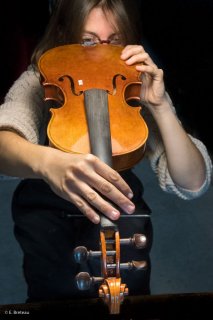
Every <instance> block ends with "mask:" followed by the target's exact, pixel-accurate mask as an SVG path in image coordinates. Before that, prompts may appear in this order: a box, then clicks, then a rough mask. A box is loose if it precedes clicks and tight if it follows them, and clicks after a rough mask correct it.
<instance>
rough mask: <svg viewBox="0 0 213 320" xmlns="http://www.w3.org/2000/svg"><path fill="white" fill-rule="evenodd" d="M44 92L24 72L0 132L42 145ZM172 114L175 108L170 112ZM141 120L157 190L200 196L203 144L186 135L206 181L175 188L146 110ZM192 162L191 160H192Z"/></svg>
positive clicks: (1, 114) (2, 112) (0, 113)
mask: <svg viewBox="0 0 213 320" xmlns="http://www.w3.org/2000/svg"><path fill="white" fill-rule="evenodd" d="M43 98H44V91H43V88H42V86H41V85H40V81H39V75H38V74H36V73H35V72H34V71H33V70H32V68H31V67H29V69H28V70H27V71H25V72H24V73H23V74H22V75H21V76H20V78H19V79H18V80H16V81H15V83H14V85H13V86H12V87H11V89H10V90H9V92H8V94H7V95H6V97H5V101H4V103H3V104H2V105H1V106H0V129H7V130H12V131H16V132H18V133H19V134H20V135H21V136H23V137H25V138H26V139H27V140H29V141H31V142H32V143H35V144H38V143H39V144H43V143H44V138H43V137H44V135H45V132H44V129H45V128H46V123H47V119H48V114H49V111H48V110H49V107H50V104H49V103H45V102H44V99H43ZM174 112H175V109H174ZM143 117H144V120H145V121H146V123H147V126H148V128H149V137H148V140H147V145H146V153H145V155H146V156H147V157H148V158H149V160H150V163H151V167H152V169H153V170H154V172H155V173H156V174H157V176H158V180H159V185H160V187H161V188H162V189H163V190H164V191H167V192H170V193H173V194H176V195H178V196H179V197H181V198H182V199H185V200H189V199H193V198H196V197H199V196H201V195H202V194H203V193H204V192H205V191H206V190H207V189H208V187H209V185H210V182H211V173H212V163H211V159H210V157H209V155H208V152H207V149H206V147H205V146H204V144H203V143H202V142H201V141H200V140H198V139H195V138H193V137H192V136H190V138H191V139H192V141H193V142H194V143H195V145H196V146H197V148H198V149H199V150H200V152H201V153H202V155H203V158H204V161H205V164H206V180H205V182H204V184H203V186H202V187H201V188H200V189H199V190H198V191H194V192H193V191H190V190H186V189H183V188H180V187H179V186H177V185H175V184H174V182H173V181H172V178H171V176H170V174H169V171H168V166H167V159H166V155H165V150H164V146H163V143H162V139H161V136H160V133H159V130H158V128H157V125H156V123H155V121H154V119H153V117H152V115H151V114H150V113H149V112H148V110H147V109H146V108H144V110H143ZM192 161H193V159H192Z"/></svg>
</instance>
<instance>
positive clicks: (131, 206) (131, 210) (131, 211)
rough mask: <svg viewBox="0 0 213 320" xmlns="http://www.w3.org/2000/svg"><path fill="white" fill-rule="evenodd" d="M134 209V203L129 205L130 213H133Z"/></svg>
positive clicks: (128, 210)
mask: <svg viewBox="0 0 213 320" xmlns="http://www.w3.org/2000/svg"><path fill="white" fill-rule="evenodd" d="M134 211H135V206H134V205H132V204H130V205H128V207H127V212H128V213H133V212H134Z"/></svg>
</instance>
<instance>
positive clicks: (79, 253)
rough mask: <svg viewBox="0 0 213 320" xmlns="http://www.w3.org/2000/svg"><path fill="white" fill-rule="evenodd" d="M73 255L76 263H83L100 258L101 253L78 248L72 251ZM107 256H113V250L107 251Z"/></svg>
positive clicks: (81, 247)
mask: <svg viewBox="0 0 213 320" xmlns="http://www.w3.org/2000/svg"><path fill="white" fill-rule="evenodd" d="M73 255H74V259H75V261H76V262H77V263H84V262H86V261H87V260H88V259H89V258H92V257H100V256H101V251H92V250H89V251H88V250H87V248H86V247H83V246H79V247H76V248H75V249H74V252H73ZM107 255H115V251H113V250H111V251H107Z"/></svg>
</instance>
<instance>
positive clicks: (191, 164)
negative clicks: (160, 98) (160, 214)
mask: <svg viewBox="0 0 213 320" xmlns="http://www.w3.org/2000/svg"><path fill="white" fill-rule="evenodd" d="M165 104H168V105H166V106H165V108H161V109H158V112H156V113H154V114H153V116H154V118H155V120H156V122H157V125H158V127H159V130H160V133H161V136H162V140H163V143H164V147H165V152H166V157H167V162H168V170H169V173H170V175H171V177H172V179H173V181H174V182H175V184H177V185H178V186H180V187H182V188H185V189H189V190H193V191H195V190H198V189H199V188H200V187H201V186H202V184H203V182H204V181H205V163H204V159H203V157H202V155H201V153H200V151H199V150H198V148H197V147H196V146H195V144H194V143H193V142H192V141H191V139H190V138H189V136H188V135H187V133H186V132H185V130H184V129H183V127H182V126H181V124H180V123H179V121H178V119H177V117H176V115H175V114H174V113H173V111H172V109H171V107H170V106H169V102H168V101H166V102H165Z"/></svg>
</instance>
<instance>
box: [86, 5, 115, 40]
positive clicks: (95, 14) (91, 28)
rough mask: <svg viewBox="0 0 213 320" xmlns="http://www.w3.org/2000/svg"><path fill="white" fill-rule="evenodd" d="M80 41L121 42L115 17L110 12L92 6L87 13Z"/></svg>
mask: <svg viewBox="0 0 213 320" xmlns="http://www.w3.org/2000/svg"><path fill="white" fill-rule="evenodd" d="M82 42H83V43H86V44H88V45H89V43H90V42H91V43H103V44H107V43H111V44H115V45H119V44H121V40H120V37H119V33H118V29H117V26H116V22H115V18H114V17H113V15H112V13H111V12H107V13H105V12H103V10H102V9H101V8H98V7H97V8H94V9H92V10H91V12H90V13H89V15H88V17H87V19H86V22H85V25H84V29H83V35H82Z"/></svg>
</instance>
